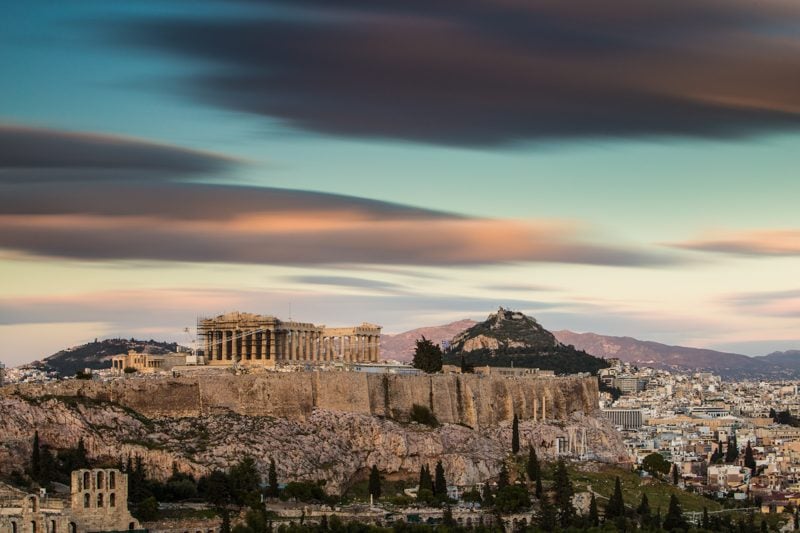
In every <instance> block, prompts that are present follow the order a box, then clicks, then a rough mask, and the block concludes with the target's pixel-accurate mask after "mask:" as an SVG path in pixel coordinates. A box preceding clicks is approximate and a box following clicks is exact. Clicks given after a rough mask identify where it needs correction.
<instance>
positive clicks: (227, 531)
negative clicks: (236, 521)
mask: <svg viewBox="0 0 800 533" xmlns="http://www.w3.org/2000/svg"><path fill="white" fill-rule="evenodd" d="M221 511H222V524H221V525H220V526H219V533H231V515H230V513H229V512H228V510H227V509H224V508H223V509H221Z"/></svg>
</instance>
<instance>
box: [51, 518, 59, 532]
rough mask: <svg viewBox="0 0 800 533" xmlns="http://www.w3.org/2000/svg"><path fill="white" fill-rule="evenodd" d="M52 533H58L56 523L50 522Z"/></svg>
mask: <svg viewBox="0 0 800 533" xmlns="http://www.w3.org/2000/svg"><path fill="white" fill-rule="evenodd" d="M50 533H58V532H57V531H56V521H55V520H50Z"/></svg>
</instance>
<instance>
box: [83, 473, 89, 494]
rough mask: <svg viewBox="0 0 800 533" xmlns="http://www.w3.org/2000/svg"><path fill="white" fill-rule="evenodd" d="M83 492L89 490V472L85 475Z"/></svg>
mask: <svg viewBox="0 0 800 533" xmlns="http://www.w3.org/2000/svg"><path fill="white" fill-rule="evenodd" d="M83 490H89V472H84V473H83Z"/></svg>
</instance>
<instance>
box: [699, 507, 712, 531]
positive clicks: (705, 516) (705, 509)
mask: <svg viewBox="0 0 800 533" xmlns="http://www.w3.org/2000/svg"><path fill="white" fill-rule="evenodd" d="M701 525H702V527H703V529H711V520H709V518H708V507H703V522H702V523H701Z"/></svg>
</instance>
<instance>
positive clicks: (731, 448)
mask: <svg viewBox="0 0 800 533" xmlns="http://www.w3.org/2000/svg"><path fill="white" fill-rule="evenodd" d="M738 457H739V446H738V445H737V444H736V435H734V436H733V437H731V438H730V439H728V448H727V449H726V450H725V462H726V463H733V462H735V461H736V459H737V458H738Z"/></svg>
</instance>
